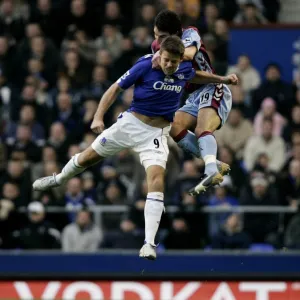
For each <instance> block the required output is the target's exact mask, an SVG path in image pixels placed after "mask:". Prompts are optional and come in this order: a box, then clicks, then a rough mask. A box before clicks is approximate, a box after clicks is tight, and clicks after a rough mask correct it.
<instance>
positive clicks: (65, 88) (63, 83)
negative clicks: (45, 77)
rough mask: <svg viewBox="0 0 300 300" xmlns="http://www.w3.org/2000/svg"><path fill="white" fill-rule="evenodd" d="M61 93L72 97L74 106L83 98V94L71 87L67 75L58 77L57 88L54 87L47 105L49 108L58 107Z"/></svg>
mask: <svg viewBox="0 0 300 300" xmlns="http://www.w3.org/2000/svg"><path fill="white" fill-rule="evenodd" d="M60 93H67V94H69V95H70V96H71V97H72V103H73V104H78V103H79V102H80V101H81V98H82V97H81V93H80V92H78V91H76V90H75V89H74V88H72V87H71V81H70V79H69V77H67V76H65V75H61V76H59V77H58V79H57V81H56V87H54V88H53V89H51V91H50V97H49V101H48V103H47V104H48V106H49V107H51V109H52V108H53V107H54V106H55V105H56V98H57V96H58V94H60Z"/></svg>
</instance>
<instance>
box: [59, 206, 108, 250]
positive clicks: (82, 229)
mask: <svg viewBox="0 0 300 300" xmlns="http://www.w3.org/2000/svg"><path fill="white" fill-rule="evenodd" d="M102 239H103V233H102V232H101V231H100V229H99V228H98V227H97V226H96V225H94V224H93V222H92V219H91V214H90V212H89V211H88V210H80V211H78V212H77V216H76V221H75V222H74V223H72V224H69V225H67V226H66V227H65V229H64V230H63V232H62V241H61V242H62V250H63V251H64V252H95V251H97V249H98V247H99V245H100V243H101V241H102Z"/></svg>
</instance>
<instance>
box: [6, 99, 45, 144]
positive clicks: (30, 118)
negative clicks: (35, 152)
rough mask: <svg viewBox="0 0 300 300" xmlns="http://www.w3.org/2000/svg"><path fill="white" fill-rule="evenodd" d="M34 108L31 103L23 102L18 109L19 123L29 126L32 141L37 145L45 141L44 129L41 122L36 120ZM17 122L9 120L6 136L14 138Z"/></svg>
mask: <svg viewBox="0 0 300 300" xmlns="http://www.w3.org/2000/svg"><path fill="white" fill-rule="evenodd" d="M35 116H36V113H35V108H34V107H33V106H32V105H29V104H25V105H24V106H23V107H22V108H21V111H20V119H19V123H20V124H22V125H26V126H29V127H30V128H31V135H32V141H33V142H34V143H36V144H37V145H39V146H43V145H44V143H45V130H44V128H43V127H42V125H41V124H39V123H38V122H37V121H36V117H35ZM17 127H18V123H16V122H10V123H8V124H7V127H6V130H5V131H6V134H5V135H6V137H7V138H12V139H13V138H16V135H17Z"/></svg>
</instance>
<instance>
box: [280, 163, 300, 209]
mask: <svg viewBox="0 0 300 300" xmlns="http://www.w3.org/2000/svg"><path fill="white" fill-rule="evenodd" d="M280 187H281V191H282V193H281V194H282V195H281V197H282V199H284V200H283V201H282V204H283V205H285V204H289V205H291V206H293V207H298V206H299V204H300V160H296V159H293V160H292V161H291V162H290V163H289V172H288V174H287V176H286V177H284V178H283V181H282V182H281V185H280Z"/></svg>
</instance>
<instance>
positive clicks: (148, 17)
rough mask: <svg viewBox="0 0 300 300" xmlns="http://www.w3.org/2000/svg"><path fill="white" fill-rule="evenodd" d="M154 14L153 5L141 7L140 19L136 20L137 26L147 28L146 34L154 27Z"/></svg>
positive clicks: (147, 4)
mask: <svg viewBox="0 0 300 300" xmlns="http://www.w3.org/2000/svg"><path fill="white" fill-rule="evenodd" d="M155 15H156V12H155V7H154V5H152V4H150V3H145V4H143V5H142V7H141V13H140V19H139V20H138V23H137V26H136V27H138V26H142V27H147V29H148V32H152V30H153V26H154V18H155Z"/></svg>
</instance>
